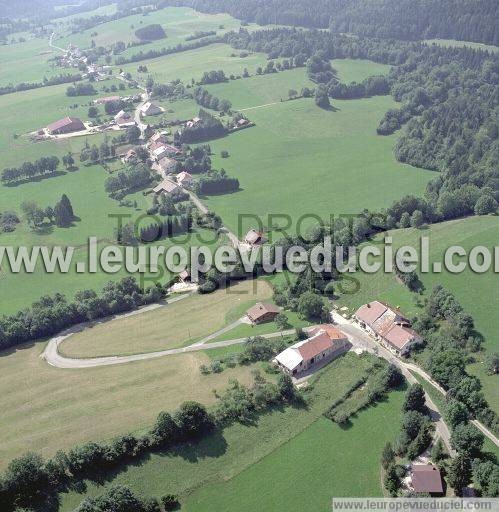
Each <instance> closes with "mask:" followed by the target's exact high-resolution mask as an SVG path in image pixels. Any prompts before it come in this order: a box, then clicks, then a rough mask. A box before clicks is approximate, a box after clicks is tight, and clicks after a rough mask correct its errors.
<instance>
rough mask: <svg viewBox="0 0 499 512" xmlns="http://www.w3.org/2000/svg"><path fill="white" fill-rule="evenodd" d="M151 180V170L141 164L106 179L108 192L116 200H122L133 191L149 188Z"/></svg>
mask: <svg viewBox="0 0 499 512" xmlns="http://www.w3.org/2000/svg"><path fill="white" fill-rule="evenodd" d="M151 180H152V175H151V171H150V169H149V168H148V167H147V165H145V164H139V165H136V166H134V167H129V168H128V169H125V170H123V171H118V172H117V173H114V174H111V175H110V176H109V177H108V178H107V179H106V184H105V187H106V192H108V193H109V195H110V196H111V197H113V198H115V199H122V198H123V197H124V196H125V195H126V194H128V193H129V192H130V191H132V190H138V189H141V188H144V187H147V186H148V185H149V184H150V183H151Z"/></svg>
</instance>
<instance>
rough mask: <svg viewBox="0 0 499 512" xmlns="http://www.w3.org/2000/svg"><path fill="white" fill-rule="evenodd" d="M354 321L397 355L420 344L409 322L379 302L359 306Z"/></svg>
mask: <svg viewBox="0 0 499 512" xmlns="http://www.w3.org/2000/svg"><path fill="white" fill-rule="evenodd" d="M354 319H355V320H356V321H357V322H358V323H359V324H360V326H361V327H362V328H363V329H364V330H366V331H367V332H368V333H369V334H371V335H372V336H374V337H375V338H376V339H378V340H379V341H380V342H381V343H382V345H384V346H385V347H386V348H388V349H389V350H391V351H392V352H394V353H395V354H397V355H404V354H407V353H408V352H409V350H410V349H411V347H412V346H414V345H416V344H418V343H421V342H422V338H421V336H420V335H419V334H418V333H417V332H416V331H414V330H413V329H411V324H410V322H409V320H408V319H407V318H406V317H405V316H403V315H402V313H401V312H400V311H399V310H398V309H393V308H392V307H390V306H389V305H387V304H384V303H383V302H380V301H377V300H376V301H373V302H369V303H368V304H364V305H363V306H361V307H360V308H359V309H358V310H357V312H356V313H355V315H354Z"/></svg>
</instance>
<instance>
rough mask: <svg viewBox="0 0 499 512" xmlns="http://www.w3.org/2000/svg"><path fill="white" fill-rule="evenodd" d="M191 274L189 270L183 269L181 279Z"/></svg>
mask: <svg viewBox="0 0 499 512" xmlns="http://www.w3.org/2000/svg"><path fill="white" fill-rule="evenodd" d="M190 276H191V273H190V272H189V271H188V270H182V272H180V274H179V277H180V279H188V278H189V277H190Z"/></svg>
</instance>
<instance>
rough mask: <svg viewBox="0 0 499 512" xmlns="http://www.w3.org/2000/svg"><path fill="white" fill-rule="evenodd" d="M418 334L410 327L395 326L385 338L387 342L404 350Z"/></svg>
mask: <svg viewBox="0 0 499 512" xmlns="http://www.w3.org/2000/svg"><path fill="white" fill-rule="evenodd" d="M417 336H418V334H417V332H416V331H414V330H413V329H410V328H409V327H405V326H401V325H397V324H393V325H392V327H391V328H390V329H389V330H388V332H386V333H385V334H384V335H383V337H384V338H385V340H386V341H387V342H388V343H390V345H393V346H394V347H396V348H398V349H403V348H404V347H405V346H406V345H407V344H408V343H410V342H411V341H412V340H413V339H414V338H415V337H417Z"/></svg>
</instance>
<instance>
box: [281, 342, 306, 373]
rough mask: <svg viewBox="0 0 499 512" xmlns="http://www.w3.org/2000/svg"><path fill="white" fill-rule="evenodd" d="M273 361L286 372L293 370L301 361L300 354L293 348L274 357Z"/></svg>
mask: <svg viewBox="0 0 499 512" xmlns="http://www.w3.org/2000/svg"><path fill="white" fill-rule="evenodd" d="M275 359H276V361H278V362H279V363H280V364H282V365H283V366H285V367H286V368H287V369H288V370H294V369H295V368H296V367H297V366H298V365H299V364H300V363H301V362H302V361H303V357H302V356H301V354H300V353H299V352H298V350H295V349H294V348H293V347H289V348H287V349H286V350H283V351H282V352H281V353H280V354H277V355H276V357H275Z"/></svg>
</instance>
